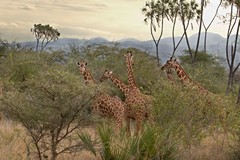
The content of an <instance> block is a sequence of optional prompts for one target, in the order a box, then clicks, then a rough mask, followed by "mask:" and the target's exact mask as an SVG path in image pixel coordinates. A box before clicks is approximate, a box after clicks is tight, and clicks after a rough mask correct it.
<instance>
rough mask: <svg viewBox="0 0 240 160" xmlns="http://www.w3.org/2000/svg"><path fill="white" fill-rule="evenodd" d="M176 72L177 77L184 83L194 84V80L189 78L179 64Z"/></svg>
mask: <svg viewBox="0 0 240 160" xmlns="http://www.w3.org/2000/svg"><path fill="white" fill-rule="evenodd" d="M175 70H176V72H177V76H178V77H179V78H180V80H181V82H182V83H192V80H191V79H190V78H189V76H188V75H187V74H186V72H185V71H184V70H183V68H182V67H181V66H180V65H179V64H176V65H175Z"/></svg>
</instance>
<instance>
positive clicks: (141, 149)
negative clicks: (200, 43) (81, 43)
mask: <svg viewBox="0 0 240 160" xmlns="http://www.w3.org/2000/svg"><path fill="white" fill-rule="evenodd" d="M3 42H4V41H2V43H1V46H2V49H1V59H0V68H1V73H0V74H1V82H2V87H3V88H2V90H3V91H2V97H1V106H0V109H1V113H2V116H1V117H2V120H1V127H0V134H1V136H0V137H1V138H0V146H1V147H0V148H1V150H0V152H1V159H67V158H70V159H124V160H125V159H214V158H215V159H238V158H239V152H240V151H239V150H238V148H239V144H240V143H239V136H240V134H239V125H240V117H239V115H240V114H239V113H238V112H239V106H238V105H237V104H236V93H235V94H232V95H229V96H227V97H226V96H225V89H226V81H227V77H226V72H225V69H224V68H223V67H222V66H221V65H220V63H221V61H220V60H219V59H218V58H216V57H213V56H211V55H209V54H206V53H199V56H198V59H197V60H196V63H194V67H193V64H192V63H191V60H190V57H189V55H188V54H186V55H183V56H181V57H179V58H180V61H181V64H182V66H183V68H184V69H185V70H186V72H187V73H188V74H189V76H190V77H191V78H192V79H193V80H195V81H197V82H198V83H199V84H201V85H202V86H204V87H205V88H206V89H208V90H209V91H210V92H211V93H212V94H211V95H209V97H210V99H211V103H210V104H206V97H205V96H202V95H199V93H198V92H196V90H194V89H193V88H189V87H183V86H182V84H181V83H180V82H178V81H177V83H176V85H172V84H171V83H170V82H169V81H168V79H167V78H166V75H165V73H164V72H163V71H162V70H161V69H160V66H159V65H158V62H157V60H156V58H155V57H153V56H150V55H148V54H147V53H144V52H142V51H140V50H138V49H135V48H128V50H132V51H133V53H134V74H135V78H136V81H137V85H138V87H139V88H140V90H141V92H143V93H145V94H147V95H151V96H152V97H154V102H153V106H152V114H153V117H154V122H153V123H148V122H145V123H144V130H143V132H142V133H141V134H140V135H139V136H133V135H132V136H128V134H127V133H126V131H125V129H126V125H125V124H124V127H123V128H122V130H121V132H120V133H119V134H116V133H115V132H114V130H113V128H114V127H113V122H112V120H111V119H106V118H101V117H99V116H98V115H97V114H95V113H94V112H93V111H92V109H91V105H92V102H93V99H94V96H95V95H96V94H97V92H98V91H99V90H100V91H104V92H107V93H108V94H110V95H113V96H115V95H117V96H119V97H121V99H122V100H124V96H123V94H122V93H121V92H120V91H119V90H118V89H117V88H116V87H115V86H114V85H113V83H111V82H110V81H105V82H102V83H100V82H99V83H98V85H97V87H96V86H92V85H88V86H86V85H85V83H84V79H83V77H82V76H81V75H80V74H79V71H78V67H77V62H78V61H81V60H84V61H87V62H88V68H89V70H90V71H91V72H92V74H93V76H94V78H95V79H96V80H97V81H98V80H99V79H100V78H101V76H102V74H103V73H104V71H105V70H106V69H108V70H111V71H113V73H114V74H115V75H117V76H118V77H119V78H120V79H121V80H123V81H124V82H126V83H127V71H126V64H125V60H124V56H123V54H124V53H126V52H127V50H126V49H121V48H119V47H118V46H117V45H114V46H103V45H102V46H89V47H87V48H78V46H70V47H69V50H68V52H63V51H54V52H51V53H45V52H35V51H32V50H29V49H25V48H22V47H21V46H19V45H15V44H9V43H5V42H4V43H3ZM3 44H5V45H3ZM175 78H176V79H177V77H175ZM132 123H134V122H132ZM132 130H134V128H133V127H132ZM213 157H214V158H213Z"/></svg>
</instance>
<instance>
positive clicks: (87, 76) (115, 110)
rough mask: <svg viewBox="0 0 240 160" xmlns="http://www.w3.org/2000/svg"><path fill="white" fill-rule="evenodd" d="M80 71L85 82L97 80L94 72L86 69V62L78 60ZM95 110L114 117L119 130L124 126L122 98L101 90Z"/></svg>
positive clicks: (95, 103)
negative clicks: (93, 74) (93, 75)
mask: <svg viewBox="0 0 240 160" xmlns="http://www.w3.org/2000/svg"><path fill="white" fill-rule="evenodd" d="M78 66H79V70H80V73H81V74H82V75H83V77H84V80H85V84H89V83H91V82H92V83H94V84H96V81H95V80H94V79H93V77H92V74H91V73H90V72H89V71H88V70H87V69H86V66H87V63H86V62H78ZM92 107H93V110H94V111H95V112H98V113H99V115H101V116H103V117H108V118H113V119H114V121H115V127H116V129H117V131H119V130H120V128H121V127H122V123H123V121H124V120H125V114H126V113H125V105H124V102H122V100H121V99H120V98H119V97H117V96H115V97H111V96H110V95H108V94H106V93H104V92H100V93H99V94H98V95H97V96H96V98H95V99H94V102H93V105H92Z"/></svg>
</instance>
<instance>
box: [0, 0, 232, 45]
mask: <svg viewBox="0 0 240 160" xmlns="http://www.w3.org/2000/svg"><path fill="white" fill-rule="evenodd" d="M146 1H147V0H17V1H10V0H1V3H0V37H1V39H6V40H8V41H10V42H11V41H17V42H21V41H33V40H35V38H34V36H33V34H32V33H31V31H30V29H31V28H32V27H33V25H34V24H39V23H41V24H43V25H45V24H49V25H50V26H52V27H53V28H54V29H57V30H58V31H59V32H60V33H61V36H60V38H79V39H82V38H84V39H90V38H94V37H102V38H106V39H108V40H110V41H115V40H121V39H125V38H134V39H138V40H150V39H151V35H150V30H149V25H146V24H145V23H144V21H143V19H144V15H143V14H142V12H141V9H142V8H143V7H144V5H145V2H146ZM212 1H214V2H212V3H211V4H210V5H209V6H210V7H209V9H208V11H207V14H206V19H209V18H210V17H211V15H213V12H212V11H213V9H214V7H216V6H217V3H216V2H218V0H212ZM179 24H180V23H179ZM169 26H170V23H166V26H165V29H164V34H163V37H169V36H171V27H169ZM226 27H227V25H223V24H222V23H220V21H219V20H217V21H216V22H215V23H214V24H213V25H212V27H211V28H210V29H209V31H210V32H214V33H218V34H220V35H222V36H225V35H226ZM177 28H181V26H180V25H179V26H178V27H177ZM194 28H195V30H191V31H190V32H189V34H190V35H191V34H194V33H197V26H194ZM181 33H182V32H181V30H177V31H176V34H177V35H180V34H181Z"/></svg>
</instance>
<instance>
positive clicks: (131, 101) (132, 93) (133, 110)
mask: <svg viewBox="0 0 240 160" xmlns="http://www.w3.org/2000/svg"><path fill="white" fill-rule="evenodd" d="M108 78H109V79H111V80H112V82H113V83H114V84H115V85H116V86H117V87H118V88H119V89H120V90H121V91H122V92H123V93H124V95H125V96H126V99H125V103H126V114H127V117H128V119H127V126H128V132H130V119H134V120H135V121H136V132H135V134H136V135H137V134H138V133H139V131H141V129H142V122H143V120H144V119H145V118H148V116H149V113H148V112H147V110H146V107H147V103H146V97H145V96H144V95H143V94H141V93H140V92H139V90H138V88H136V89H135V88H134V89H132V88H130V87H129V85H125V84H124V83H123V82H122V81H121V80H119V79H118V78H117V77H116V76H114V75H113V73H112V71H108V70H106V71H105V72H104V74H103V76H102V77H101V79H100V81H103V80H104V79H108Z"/></svg>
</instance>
